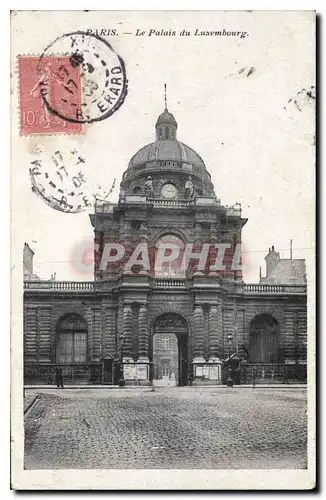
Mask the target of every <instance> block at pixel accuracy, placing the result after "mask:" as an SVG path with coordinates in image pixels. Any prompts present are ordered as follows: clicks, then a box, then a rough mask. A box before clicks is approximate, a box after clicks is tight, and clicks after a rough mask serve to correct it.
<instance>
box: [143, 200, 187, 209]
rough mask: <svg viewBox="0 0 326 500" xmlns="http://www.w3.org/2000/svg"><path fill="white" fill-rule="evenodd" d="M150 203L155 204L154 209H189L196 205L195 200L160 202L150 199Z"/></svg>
mask: <svg viewBox="0 0 326 500" xmlns="http://www.w3.org/2000/svg"><path fill="white" fill-rule="evenodd" d="M148 201H149V203H152V204H153V207H154V208H187V207H190V206H192V205H193V204H194V201H193V200H160V199H150V200H148Z"/></svg>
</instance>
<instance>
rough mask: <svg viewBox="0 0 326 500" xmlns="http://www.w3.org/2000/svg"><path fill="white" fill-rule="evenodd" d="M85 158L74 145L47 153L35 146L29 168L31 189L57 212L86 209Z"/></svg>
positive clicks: (88, 206)
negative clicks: (65, 149)
mask: <svg viewBox="0 0 326 500" xmlns="http://www.w3.org/2000/svg"><path fill="white" fill-rule="evenodd" d="M85 161H86V160H85V158H84V157H83V156H82V155H81V154H80V153H79V152H78V150H77V149H76V148H71V149H69V150H68V151H63V150H60V149H57V150H55V151H53V152H52V153H51V154H46V152H44V151H42V149H41V148H36V150H35V151H34V154H33V160H32V161H31V162H30V168H29V175H30V180H31V184H32V190H33V191H34V193H35V194H36V195H37V196H39V197H40V198H41V199H42V200H43V201H44V202H45V203H46V204H47V205H49V206H50V207H52V208H53V209H55V210H59V211H60V212H65V213H79V212H82V211H84V210H86V209H87V208H90V207H91V206H92V203H91V201H90V197H89V195H88V194H87V190H86V189H85V186H86V182H87V180H86V177H85V173H84V168H83V165H84V164H85Z"/></svg>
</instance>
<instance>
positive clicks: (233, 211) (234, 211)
mask: <svg viewBox="0 0 326 500" xmlns="http://www.w3.org/2000/svg"><path fill="white" fill-rule="evenodd" d="M241 211H242V210H241V205H240V204H238V205H234V206H233V207H226V215H227V216H228V217H232V216H241Z"/></svg>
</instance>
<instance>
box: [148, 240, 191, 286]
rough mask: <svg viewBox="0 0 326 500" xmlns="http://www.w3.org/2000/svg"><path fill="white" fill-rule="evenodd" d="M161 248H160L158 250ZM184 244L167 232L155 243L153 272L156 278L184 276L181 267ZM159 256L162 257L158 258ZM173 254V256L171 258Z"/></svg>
mask: <svg viewBox="0 0 326 500" xmlns="http://www.w3.org/2000/svg"><path fill="white" fill-rule="evenodd" d="M160 248H161V250H160ZM184 250H185V244H184V243H183V241H182V240H181V239H180V238H178V237H177V236H174V235H173V234H167V235H165V236H162V238H160V239H159V240H157V242H156V243H155V258H154V273H155V277H156V278H167V279H169V278H184V277H185V275H186V273H185V270H184V269H183V268H182V262H183V257H184ZM159 255H160V256H161V257H162V259H160V258H158V256H159ZM173 255H175V258H173V259H172V257H173Z"/></svg>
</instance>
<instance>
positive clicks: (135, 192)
mask: <svg viewBox="0 0 326 500" xmlns="http://www.w3.org/2000/svg"><path fill="white" fill-rule="evenodd" d="M141 192H142V189H141V187H140V186H135V187H134V189H133V193H134V194H139V193H141Z"/></svg>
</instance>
